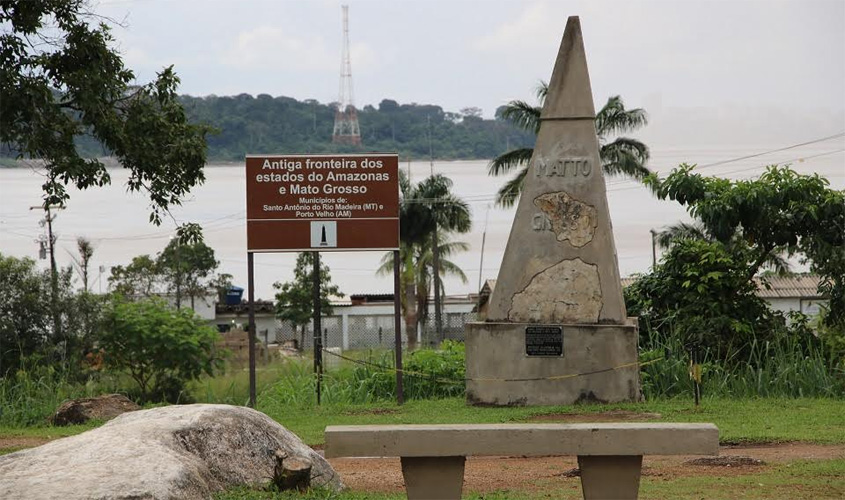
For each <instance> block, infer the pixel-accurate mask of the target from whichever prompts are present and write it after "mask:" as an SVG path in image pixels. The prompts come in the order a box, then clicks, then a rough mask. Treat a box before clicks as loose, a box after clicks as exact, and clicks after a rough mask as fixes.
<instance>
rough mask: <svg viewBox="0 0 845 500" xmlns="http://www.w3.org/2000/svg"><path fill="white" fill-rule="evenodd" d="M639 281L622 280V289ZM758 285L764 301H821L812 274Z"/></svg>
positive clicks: (771, 279)
mask: <svg viewBox="0 0 845 500" xmlns="http://www.w3.org/2000/svg"><path fill="white" fill-rule="evenodd" d="M635 281H637V278H636V277H628V278H622V287H623V288H625V287H628V286H629V285H631V284H633V283H634V282H635ZM754 281H755V282H756V283H757V296H758V297H760V298H762V299H777V298H780V299H789V298H803V299H821V298H824V297H823V296H822V295H821V294H819V291H818V286H819V277H818V276H815V275H812V274H797V275H792V276H768V277H766V278H765V280H763V279H761V278H754Z"/></svg>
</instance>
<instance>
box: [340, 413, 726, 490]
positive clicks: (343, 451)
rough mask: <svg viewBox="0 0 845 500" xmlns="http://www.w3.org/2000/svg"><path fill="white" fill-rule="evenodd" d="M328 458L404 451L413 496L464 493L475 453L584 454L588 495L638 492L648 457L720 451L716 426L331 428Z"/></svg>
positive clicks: (583, 481)
mask: <svg viewBox="0 0 845 500" xmlns="http://www.w3.org/2000/svg"><path fill="white" fill-rule="evenodd" d="M325 438H326V448H325V454H326V458H338V457H400V458H401V462H402V475H403V476H404V478H405V489H406V491H407V493H408V498H409V499H410V500H416V499H457V498H460V497H461V489H462V487H463V479H464V462H465V460H466V457H468V456H555V455H577V456H578V466H579V467H580V469H581V487H582V490H583V493H584V498H585V499H589V500H592V499H609V498H612V499H622V498H625V499H627V498H634V499H635V498H637V494H638V491H639V484H640V469H641V466H642V459H643V455H718V453H719V430H718V429H717V428H716V426H715V425H713V424H669V423H666V424H662V423H654V424H652V423H596V424H478V425H467V424H456V425H338V426H329V427H326V432H325Z"/></svg>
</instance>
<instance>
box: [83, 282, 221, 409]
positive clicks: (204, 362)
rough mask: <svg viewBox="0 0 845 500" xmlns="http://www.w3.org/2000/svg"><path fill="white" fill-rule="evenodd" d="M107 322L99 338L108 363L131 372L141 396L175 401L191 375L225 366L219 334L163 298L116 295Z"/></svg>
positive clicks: (211, 371) (155, 399)
mask: <svg viewBox="0 0 845 500" xmlns="http://www.w3.org/2000/svg"><path fill="white" fill-rule="evenodd" d="M104 326H105V328H104V332H103V334H102V336H101V337H100V341H99V344H100V347H101V348H102V349H103V351H104V352H105V358H104V359H105V363H106V366H107V367H109V368H111V369H115V370H121V371H125V372H126V373H128V374H129V376H130V377H131V378H132V380H133V381H135V383H136V384H137V386H138V390H139V394H138V396H139V398H140V399H141V400H142V401H164V400H166V401H170V402H177V401H179V400H181V399H184V388H185V384H186V383H187V382H188V381H191V380H195V379H197V378H199V376H200V375H202V374H203V373H206V374H209V375H211V374H213V373H214V372H215V370H217V369H219V368H221V367H222V360H221V359H220V356H219V354H218V353H216V352H215V346H214V342H215V341H216V340H217V339H218V338H219V334H218V333H217V332H216V331H215V330H214V329H213V328H211V327H209V326H206V325H205V322H204V321H203V320H202V319H200V318H199V317H198V316H195V315H194V313H193V311H191V310H188V309H182V310H176V309H171V308H170V307H168V306H167V305H166V304H165V303H164V302H163V301H161V300H159V299H143V300H139V301H137V302H125V301H123V300H120V299H116V300H114V301H113V302H112V304H111V305H110V307H109V309H108V311H107V313H106V320H105V325H104Z"/></svg>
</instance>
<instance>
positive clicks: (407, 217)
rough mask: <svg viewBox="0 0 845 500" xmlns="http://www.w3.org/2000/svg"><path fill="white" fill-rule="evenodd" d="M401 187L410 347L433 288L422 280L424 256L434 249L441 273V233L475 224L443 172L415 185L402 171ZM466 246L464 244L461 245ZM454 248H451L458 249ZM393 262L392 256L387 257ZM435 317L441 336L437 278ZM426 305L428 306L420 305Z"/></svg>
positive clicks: (433, 256)
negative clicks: (422, 258) (421, 272)
mask: <svg viewBox="0 0 845 500" xmlns="http://www.w3.org/2000/svg"><path fill="white" fill-rule="evenodd" d="M399 187H400V191H401V200H400V205H399V239H400V243H401V244H400V248H399V253H400V255H399V259H400V263H401V265H400V268H401V270H402V271H401V276H400V286H401V287H402V289H403V290H404V293H403V296H402V307H403V308H404V309H403V311H404V314H403V315H404V317H405V332H406V336H407V341H408V346H409V348H413V347H414V346H415V345H416V338H417V332H416V325H417V323H419V322H420V321H421V320H424V319H425V316H426V315H427V314H428V308H427V304H428V292H429V290H430V289H429V288H425V289H424V290H423V289H422V285H423V283H427V282H428V280H427V279H421V278H420V276H419V271H420V270H423V269H425V265H423V264H422V263H421V260H420V258H421V257H422V256H424V255H426V252H430V254H431V257H430V260H431V266H432V272H431V275H436V276H440V275H441V274H442V271H439V270H440V269H442V266H441V263H440V251H441V250H442V249H443V248H444V247H443V246H442V245H441V244H440V243H439V242H438V239H439V234H447V233H452V232H455V233H466V232H468V231H469V230H470V228H471V227H472V217H471V216H470V210H469V205H467V203H466V202H465V201H463V200H461V199H460V198H459V197H457V196H456V195H454V194H453V193H452V192H451V189H452V181H451V180H450V179H449V178H448V177H445V176H443V175H440V174H438V175H433V176H431V177H428V178H426V179H424V180H423V181H421V182H420V183H418V184H416V185H414V184H411V182H410V181H409V180H408V178H407V177H406V176H405V175H404V173H403V172H401V171H400V175H399ZM457 245H463V244H457ZM458 248H459V247H458V246H453V247H450V251H452V250H456V249H458ZM386 259H389V260H390V262H391V263H392V262H393V260H392V257H389V256H386V257H385V259H383V260H382V262H383V264H382V265H383V266H384V265H385V264H384V262H386ZM433 284H434V291H435V294H434V300H435V316H436V318H435V320H436V323H437V324H436V328H437V333H438V335H439V333H440V330H441V325H440V321H439V319H440V318H439V312H440V303H441V301H440V298H441V297H440V296H441V295H442V293H441V284H442V283H441V280H440V279H438V280H434V283H433ZM422 305H425V306H426V307H425V308H420V307H419V306H422Z"/></svg>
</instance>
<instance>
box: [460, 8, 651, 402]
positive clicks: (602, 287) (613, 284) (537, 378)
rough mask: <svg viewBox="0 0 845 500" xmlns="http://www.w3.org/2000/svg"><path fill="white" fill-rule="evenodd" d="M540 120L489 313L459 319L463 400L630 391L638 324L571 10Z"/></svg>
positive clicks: (623, 396)
mask: <svg viewBox="0 0 845 500" xmlns="http://www.w3.org/2000/svg"><path fill="white" fill-rule="evenodd" d="M540 120H541V125H540V130H539V132H538V134H537V142H536V145H535V147H534V155H533V156H532V158H531V162H530V163H529V170H528V175H527V176H526V179H525V187H524V189H523V192H522V196H521V198H520V200H519V205H518V207H517V210H516V216H515V217H514V222H513V226H512V228H511V233H510V238H509V239H508V244H507V247H506V250H505V255H504V258H503V261H502V265H501V267H500V269H499V276H498V280H497V282H496V287H495V289H494V291H493V294H492V296H491V297H490V304H489V308H488V313H487V319H486V321H485V322H479V323H470V324H469V325H467V331H466V363H467V369H466V373H467V401H468V402H469V403H472V404H492V405H557V404H571V403H574V402H577V401H583V400H587V401H603V402H616V401H632V400H637V399H638V397H639V369H638V366H637V365H636V362H637V327H636V322H635V321H629V320H628V318H627V317H626V312H625V303H624V301H623V298H622V286H621V283H620V280H619V268H618V264H617V259H616V247H615V245H614V242H613V232H612V229H611V223H610V215H609V213H608V209H607V195H606V187H605V183H604V175H603V172H602V164H601V160H600V158H599V144H598V138H597V136H596V128H595V108H594V106H593V96H592V90H591V88H590V77H589V74H588V72H587V59H586V55H585V52H584V43H583V39H582V35H581V24H580V21H579V19H578V17H570V18H569V19H568V21H567V23H566V29H565V31H564V34H563V40H562V41H561V45H560V50H559V52H558V55H557V60H556V61H555V66H554V71H553V73H552V78H551V81H550V82H549V91H548V95H547V97H546V100H545V104H544V106H543V110H542V113H541V115H540Z"/></svg>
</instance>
